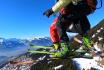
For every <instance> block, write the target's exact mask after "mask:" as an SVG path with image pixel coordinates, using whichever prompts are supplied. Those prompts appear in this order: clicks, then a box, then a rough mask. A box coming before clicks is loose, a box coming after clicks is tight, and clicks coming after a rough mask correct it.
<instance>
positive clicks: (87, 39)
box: [83, 35, 92, 49]
mask: <svg viewBox="0 0 104 70" xmlns="http://www.w3.org/2000/svg"><path fill="white" fill-rule="evenodd" d="M83 43H84V45H85V46H86V48H88V49H90V48H91V47H92V43H91V40H90V37H89V36H88V35H85V36H83Z"/></svg>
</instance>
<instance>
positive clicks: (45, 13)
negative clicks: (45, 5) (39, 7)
mask: <svg viewBox="0 0 104 70" xmlns="http://www.w3.org/2000/svg"><path fill="white" fill-rule="evenodd" d="M53 13H54V12H53V11H52V9H48V10H47V11H45V12H44V13H43V15H45V16H47V17H48V18H49V17H50V15H52V14H53Z"/></svg>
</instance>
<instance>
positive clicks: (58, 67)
mask: <svg viewBox="0 0 104 70" xmlns="http://www.w3.org/2000/svg"><path fill="white" fill-rule="evenodd" d="M62 66H63V65H59V66H57V67H54V68H53V69H55V70H57V69H60V68H61V67H62Z"/></svg>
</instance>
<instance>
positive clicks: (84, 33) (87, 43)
mask: <svg viewBox="0 0 104 70" xmlns="http://www.w3.org/2000/svg"><path fill="white" fill-rule="evenodd" d="M80 22H81V28H82V34H81V35H82V38H83V43H84V45H85V46H86V47H87V48H89V49H90V48H91V47H92V41H91V39H90V37H89V35H88V31H89V30H90V23H89V21H88V18H87V17H86V16H84V17H83V18H82V19H81V20H80Z"/></svg>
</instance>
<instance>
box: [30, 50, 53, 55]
mask: <svg viewBox="0 0 104 70" xmlns="http://www.w3.org/2000/svg"><path fill="white" fill-rule="evenodd" d="M28 52H29V53H40V54H54V53H53V52H48V51H37V50H29V51H28Z"/></svg>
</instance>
